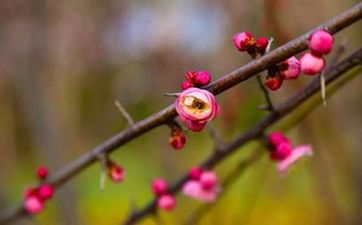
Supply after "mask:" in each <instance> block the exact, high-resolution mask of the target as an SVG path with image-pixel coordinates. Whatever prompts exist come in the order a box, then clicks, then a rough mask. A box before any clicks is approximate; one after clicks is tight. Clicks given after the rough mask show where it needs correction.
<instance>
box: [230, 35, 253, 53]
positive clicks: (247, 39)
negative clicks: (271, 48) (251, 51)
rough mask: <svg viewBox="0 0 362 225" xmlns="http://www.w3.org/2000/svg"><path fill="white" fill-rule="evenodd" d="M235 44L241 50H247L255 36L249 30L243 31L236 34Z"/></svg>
mask: <svg viewBox="0 0 362 225" xmlns="http://www.w3.org/2000/svg"><path fill="white" fill-rule="evenodd" d="M233 41H234V45H235V47H236V48H237V49H238V50H239V51H246V50H247V48H248V47H250V46H251V45H252V44H251V42H253V37H252V35H251V33H249V32H241V33H237V34H235V35H234V38H233Z"/></svg>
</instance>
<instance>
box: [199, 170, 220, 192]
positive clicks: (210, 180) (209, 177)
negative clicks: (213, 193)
mask: <svg viewBox="0 0 362 225" xmlns="http://www.w3.org/2000/svg"><path fill="white" fill-rule="evenodd" d="M200 183H201V187H202V188H203V189H205V190H210V189H213V188H214V187H215V185H216V183H217V176H216V174H215V173H214V172H212V171H207V172H203V173H202V174H201V177H200Z"/></svg>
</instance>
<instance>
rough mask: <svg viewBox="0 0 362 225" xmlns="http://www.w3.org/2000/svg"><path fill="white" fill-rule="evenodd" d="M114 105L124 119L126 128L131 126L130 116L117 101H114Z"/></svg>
mask: <svg viewBox="0 0 362 225" xmlns="http://www.w3.org/2000/svg"><path fill="white" fill-rule="evenodd" d="M114 104H115V105H116V106H117V108H118V110H119V111H120V112H121V113H122V115H123V116H124V118H126V120H127V123H128V126H130V127H131V126H133V124H134V121H133V119H132V117H131V115H130V114H129V113H128V112H127V110H126V109H125V108H124V107H123V106H122V104H121V103H120V102H119V101H115V102H114Z"/></svg>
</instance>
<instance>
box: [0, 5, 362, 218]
mask: <svg viewBox="0 0 362 225" xmlns="http://www.w3.org/2000/svg"><path fill="white" fill-rule="evenodd" d="M361 17H362V3H358V4H356V5H355V6H353V7H352V8H350V9H348V10H346V11H344V12H343V13H341V14H339V15H337V16H336V17H334V18H332V19H330V20H328V21H327V22H325V23H324V24H322V25H320V26H318V27H316V28H315V29H313V30H311V31H310V32H308V33H305V34H304V35H302V36H300V37H298V38H296V39H294V40H292V41H290V42H289V43H287V44H285V45H283V46H281V47H279V48H277V49H275V50H273V51H271V52H270V53H268V54H266V55H264V56H262V57H261V58H259V59H257V60H254V61H252V62H249V63H248V64H246V65H245V66H243V67H240V68H239V69H237V70H235V71H233V72H231V73H229V74H226V75H225V76H223V77H221V78H220V79H218V80H216V81H214V82H212V83H211V84H210V85H208V86H207V87H205V88H206V89H208V90H209V91H211V92H212V93H214V94H215V95H217V94H220V93H222V92H224V91H226V90H227V89H229V88H231V87H233V86H235V85H237V84H239V83H241V82H243V81H245V80H247V79H249V78H251V77H253V76H255V75H256V74H258V73H260V72H262V71H263V70H265V69H266V68H267V67H268V66H269V65H272V64H275V63H278V62H281V61H282V60H284V59H286V58H288V57H290V56H293V55H295V54H297V53H299V52H301V51H303V50H305V49H306V48H307V40H308V37H309V34H310V33H311V32H313V31H315V30H316V29H325V30H327V31H329V32H330V33H336V32H338V31H340V30H342V29H343V28H345V27H347V26H349V25H351V24H353V23H354V22H356V21H358V20H359V19H361ZM281 113H283V112H281ZM176 115H177V114H176V111H175V109H174V106H173V105H170V106H168V107H166V108H164V109H163V110H161V111H159V112H157V113H155V114H153V115H151V116H149V117H147V118H146V119H144V120H141V121H139V122H137V123H134V124H133V126H131V127H128V128H127V129H124V130H123V131H121V132H120V133H118V134H116V135H114V136H113V137H111V138H109V139H108V140H106V141H105V142H103V143H101V144H99V145H98V146H96V147H95V148H93V149H91V150H90V151H89V152H88V153H86V154H84V155H82V156H80V157H79V158H78V159H75V160H74V161H72V162H70V163H69V164H68V165H66V166H65V167H63V168H62V169H60V170H59V171H58V172H57V173H54V175H53V176H50V177H49V179H47V180H46V182H47V183H50V184H52V185H53V186H54V187H55V188H58V187H59V186H61V185H62V184H64V183H65V182H66V181H68V180H70V179H71V178H73V177H74V176H76V175H77V174H78V173H80V172H81V171H82V170H83V169H85V168H87V167H88V166H90V165H91V164H93V163H94V162H96V161H97V156H98V155H100V154H102V153H111V152H113V151H114V150H116V149H117V148H118V147H120V146H122V145H124V144H125V143H127V142H129V141H131V140H133V139H135V138H137V137H139V136H140V135H142V134H144V133H146V132H148V131H150V130H152V129H154V128H156V127H158V126H161V125H164V124H166V123H167V122H169V121H170V120H172V119H174V118H175V117H176ZM272 115H274V117H278V115H276V114H272ZM253 135H254V134H253ZM253 135H252V136H253ZM245 138H246V139H249V138H250V137H245ZM241 142H244V140H241ZM234 144H239V143H234ZM218 154H221V156H223V155H226V154H227V153H226V152H220V153H218ZM213 163H214V160H211V161H210V162H209V163H207V164H205V166H209V165H212V164H213ZM25 215H26V213H25V211H24V210H23V208H22V205H18V206H16V207H15V208H13V209H10V210H8V211H6V212H5V213H3V214H1V215H0V223H1V224H7V223H9V222H11V221H14V220H16V219H18V218H20V217H22V216H25Z"/></svg>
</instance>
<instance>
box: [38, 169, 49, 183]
mask: <svg viewBox="0 0 362 225" xmlns="http://www.w3.org/2000/svg"><path fill="white" fill-rule="evenodd" d="M48 173H49V172H48V168H46V167H43V166H40V167H38V169H37V170H36V176H37V177H38V178H39V179H40V180H45V179H46V178H47V176H48Z"/></svg>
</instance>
